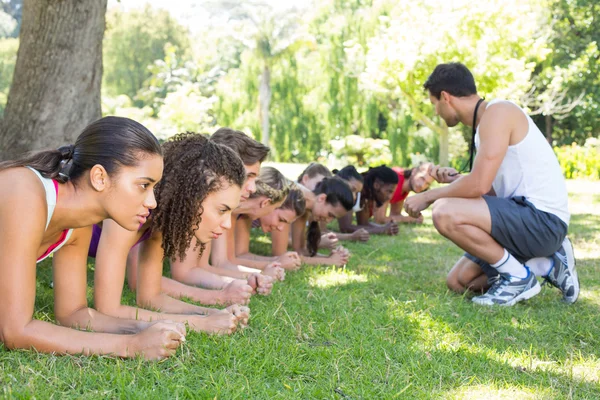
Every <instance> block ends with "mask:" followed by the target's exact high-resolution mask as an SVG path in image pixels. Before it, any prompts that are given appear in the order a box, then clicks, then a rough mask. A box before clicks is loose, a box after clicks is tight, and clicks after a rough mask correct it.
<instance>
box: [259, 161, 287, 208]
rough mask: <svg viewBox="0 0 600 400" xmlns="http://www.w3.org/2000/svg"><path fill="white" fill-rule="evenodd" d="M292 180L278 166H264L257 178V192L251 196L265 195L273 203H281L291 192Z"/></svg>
mask: <svg viewBox="0 0 600 400" xmlns="http://www.w3.org/2000/svg"><path fill="white" fill-rule="evenodd" d="M290 183H291V182H290V181H289V180H288V179H287V178H286V177H285V176H283V174H282V173H281V172H279V171H278V170H277V169H276V168H273V167H262V168H261V169H260V174H259V175H258V179H257V180H256V192H254V193H252V195H251V196H250V198H256V197H259V196H265V197H266V198H268V199H270V200H271V202H272V203H279V202H281V201H283V200H285V198H286V197H287V195H288V193H289V192H290Z"/></svg>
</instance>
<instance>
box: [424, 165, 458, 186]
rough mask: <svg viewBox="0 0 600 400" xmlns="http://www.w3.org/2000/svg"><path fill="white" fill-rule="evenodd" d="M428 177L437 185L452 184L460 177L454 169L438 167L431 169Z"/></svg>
mask: <svg viewBox="0 0 600 400" xmlns="http://www.w3.org/2000/svg"><path fill="white" fill-rule="evenodd" d="M429 176H431V177H432V178H433V179H435V180H436V181H438V182H439V183H452V182H454V181H455V180H457V179H458V178H460V177H461V175H460V173H459V172H458V171H457V170H455V169H454V168H450V167H440V166H439V165H434V166H433V167H431V170H430V171H429Z"/></svg>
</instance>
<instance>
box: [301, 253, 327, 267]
mask: <svg viewBox="0 0 600 400" xmlns="http://www.w3.org/2000/svg"><path fill="white" fill-rule="evenodd" d="M300 259H301V260H302V263H303V264H307V265H333V263H332V260H331V259H330V258H329V257H325V256H323V255H321V254H317V255H316V256H314V257H308V256H300Z"/></svg>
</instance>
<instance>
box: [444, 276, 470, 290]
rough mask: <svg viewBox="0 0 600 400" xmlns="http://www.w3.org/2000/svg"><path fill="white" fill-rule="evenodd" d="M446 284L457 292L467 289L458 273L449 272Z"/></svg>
mask: <svg viewBox="0 0 600 400" xmlns="http://www.w3.org/2000/svg"><path fill="white" fill-rule="evenodd" d="M446 285H447V286H448V289H450V290H452V291H453V292H456V293H464V292H465V290H467V287H466V286H465V285H463V284H462V283H461V282H460V280H459V279H458V275H457V274H452V273H450V274H448V276H447V277H446Z"/></svg>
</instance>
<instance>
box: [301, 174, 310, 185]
mask: <svg viewBox="0 0 600 400" xmlns="http://www.w3.org/2000/svg"><path fill="white" fill-rule="evenodd" d="M308 179H309V178H308V175H302V179H301V180H300V183H301V184H302V186H306V182H308Z"/></svg>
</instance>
